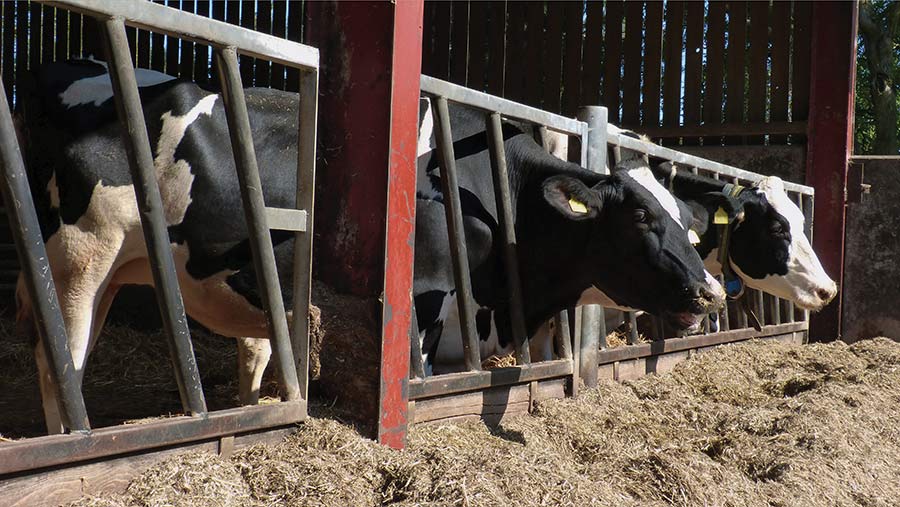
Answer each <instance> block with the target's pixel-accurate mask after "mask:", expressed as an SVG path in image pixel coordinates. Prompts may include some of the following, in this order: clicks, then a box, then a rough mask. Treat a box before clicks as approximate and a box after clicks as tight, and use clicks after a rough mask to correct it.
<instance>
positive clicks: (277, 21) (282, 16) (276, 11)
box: [214, 1, 287, 90]
mask: <svg viewBox="0 0 900 507" xmlns="http://www.w3.org/2000/svg"><path fill="white" fill-rule="evenodd" d="M214 10H215V9H214ZM272 35H274V36H276V37H281V38H282V39H283V38H285V36H286V35H287V3H286V2H278V1H276V2H273V3H272ZM284 70H285V69H284V65H281V64H279V63H273V64H272V76H271V81H270V83H271V86H272V88H277V89H279V90H283V89H284Z"/></svg>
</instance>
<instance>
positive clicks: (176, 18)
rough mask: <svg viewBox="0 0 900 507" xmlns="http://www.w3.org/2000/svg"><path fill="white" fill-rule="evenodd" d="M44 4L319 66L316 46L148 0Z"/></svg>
mask: <svg viewBox="0 0 900 507" xmlns="http://www.w3.org/2000/svg"><path fill="white" fill-rule="evenodd" d="M41 3H45V4H47V5H53V6H56V7H62V8H63V9H67V10H71V11H74V12H79V13H81V14H87V15H89V16H94V17H117V18H123V19H124V20H125V22H126V23H127V24H128V25H131V26H134V27H137V28H142V29H145V30H150V31H152V32H156V33H163V34H166V35H171V36H173V37H178V38H180V39H184V40H189V41H193V42H199V43H201V44H206V45H209V46H215V47H235V48H237V50H238V51H239V52H240V53H241V54H245V55H249V56H254V57H257V58H262V59H264V60H269V61H271V62H275V63H281V64H284V65H288V66H290V67H299V68H305V69H310V70H315V69H318V68H319V50H318V49H316V48H314V47H312V46H306V45H304V44H300V43H298V42H293V41H289V40H287V39H282V38H279V37H275V36H272V35H267V34H263V33H260V32H256V31H253V30H248V29H246V28H243V27H239V26H235V25H231V24H228V23H224V22H222V21H217V20H214V19H210V18H207V17H205V16H198V15H196V14H191V13H189V12H185V11H181V10H178V9H173V8H171V7H166V6H164V5H159V4H156V3H152V2H149V1H110V0H50V1H42V2H41Z"/></svg>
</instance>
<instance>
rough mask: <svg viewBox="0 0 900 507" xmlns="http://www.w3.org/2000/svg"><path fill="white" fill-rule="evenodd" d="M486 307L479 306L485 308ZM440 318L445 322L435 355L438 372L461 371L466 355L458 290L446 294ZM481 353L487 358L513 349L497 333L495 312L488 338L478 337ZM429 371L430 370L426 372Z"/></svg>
mask: <svg viewBox="0 0 900 507" xmlns="http://www.w3.org/2000/svg"><path fill="white" fill-rule="evenodd" d="M484 309H485V308H478V309H476V312H477V311H478V310H484ZM438 320H439V321H440V322H442V323H443V329H442V330H441V339H440V341H439V342H438V348H437V353H436V354H435V357H434V364H435V365H437V366H438V367H439V368H440V371H439V372H438V373H447V372H448V371H460V370H461V369H462V368H463V364H464V355H463V347H462V340H463V338H462V329H461V328H460V320H459V306H458V305H457V304H456V292H455V291H454V292H451V293H448V294H447V295H446V296H444V300H443V302H442V303H441V310H440V313H439V315H438ZM478 344H479V353H480V354H481V358H482V359H485V358H488V357H490V356H493V355H506V354H509V353H511V352H512V351H513V347H512V346H511V345H510V346H508V347H501V346H500V342H499V336H498V334H497V325H496V323H495V322H494V318H493V313H492V315H491V330H490V334H489V335H488V337H487V339H486V340H482V339H481V338H480V337H479V338H478ZM426 373H428V372H426Z"/></svg>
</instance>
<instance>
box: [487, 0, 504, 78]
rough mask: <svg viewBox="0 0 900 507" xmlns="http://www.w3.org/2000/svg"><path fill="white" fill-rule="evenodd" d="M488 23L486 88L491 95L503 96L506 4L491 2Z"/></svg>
mask: <svg viewBox="0 0 900 507" xmlns="http://www.w3.org/2000/svg"><path fill="white" fill-rule="evenodd" d="M488 4H489V9H488V12H489V17H490V20H489V22H488V34H489V35H488V53H489V54H488V67H487V83H486V84H487V87H486V88H485V90H486V91H487V92H488V93H490V94H492V95H501V96H502V95H503V69H504V67H505V66H506V2H503V1H491V2H488Z"/></svg>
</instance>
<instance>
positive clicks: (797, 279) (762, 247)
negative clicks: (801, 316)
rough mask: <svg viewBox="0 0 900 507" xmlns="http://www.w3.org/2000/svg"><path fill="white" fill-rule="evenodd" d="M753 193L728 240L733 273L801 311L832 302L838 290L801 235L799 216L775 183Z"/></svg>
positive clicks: (767, 180)
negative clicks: (787, 300) (794, 305)
mask: <svg viewBox="0 0 900 507" xmlns="http://www.w3.org/2000/svg"><path fill="white" fill-rule="evenodd" d="M753 190H754V191H753V193H752V194H751V195H750V196H749V198H748V199H746V200H743V199H742V200H743V208H742V209H743V212H744V213H743V220H742V221H740V222H739V223H737V224H736V225H735V229H734V232H733V235H732V240H731V241H732V245H731V247H730V257H731V266H732V268H733V269H734V272H735V273H736V274H737V275H738V276H740V277H741V278H742V279H743V280H744V282H745V283H746V284H747V285H748V286H750V287H752V288H754V289H759V290H762V291H764V292H767V293H769V294H773V295H775V296H778V297H781V298H785V299H789V300H791V301H793V302H794V303H796V304H797V305H798V306H799V307H801V308H803V309H806V310H813V311H817V310H820V309H821V308H822V307H824V306H825V305H827V304H828V303H829V302H831V300H832V299H834V296H835V295H836V294H837V285H836V284H835V283H834V280H832V279H831V278H830V277H829V276H828V274H826V273H825V270H824V269H823V268H822V264H821V263H820V262H819V258H818V257H816V254H815V252H813V249H812V246H811V245H810V244H809V240H808V239H807V237H806V235H805V234H804V233H803V231H804V217H803V212H801V211H800V208H798V207H797V205H796V204H794V202H793V201H791V199H790V198H789V197H788V195H787V193H786V192H785V191H784V184H783V183H782V181H781V179H780V178H778V177H775V176H769V177H766V178H763V179H762V180H760V181H759V183H757V184H756V187H755V188H754V189H753ZM745 193H747V192H746V191H745Z"/></svg>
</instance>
